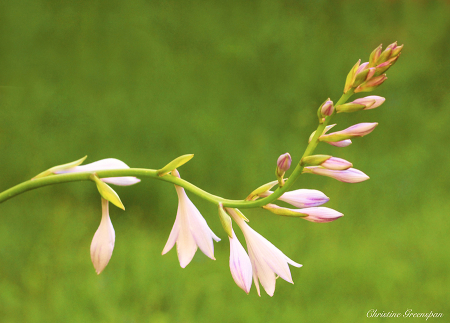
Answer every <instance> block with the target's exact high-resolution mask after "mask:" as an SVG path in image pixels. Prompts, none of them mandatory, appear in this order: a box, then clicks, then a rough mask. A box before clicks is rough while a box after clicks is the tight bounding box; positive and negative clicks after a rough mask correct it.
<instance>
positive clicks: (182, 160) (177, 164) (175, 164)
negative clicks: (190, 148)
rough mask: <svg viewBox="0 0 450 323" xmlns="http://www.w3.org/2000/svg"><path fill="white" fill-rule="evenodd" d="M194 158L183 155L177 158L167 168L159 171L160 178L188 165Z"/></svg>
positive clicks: (192, 155) (191, 155)
mask: <svg viewBox="0 0 450 323" xmlns="http://www.w3.org/2000/svg"><path fill="white" fill-rule="evenodd" d="M193 157H194V154H188V155H183V156H180V157H177V158H175V159H174V160H172V161H171V162H170V163H168V164H167V165H166V166H164V167H163V168H161V169H159V170H158V171H157V174H158V176H164V175H167V174H169V173H170V172H171V171H173V170H174V169H175V168H178V167H180V166H181V165H184V164H186V163H187V162H188V161H190V160H191V159H192V158H193Z"/></svg>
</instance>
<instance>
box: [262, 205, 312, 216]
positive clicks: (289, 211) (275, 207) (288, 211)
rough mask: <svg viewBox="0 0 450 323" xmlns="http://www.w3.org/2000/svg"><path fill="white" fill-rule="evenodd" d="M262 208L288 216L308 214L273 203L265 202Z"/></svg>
mask: <svg viewBox="0 0 450 323" xmlns="http://www.w3.org/2000/svg"><path fill="white" fill-rule="evenodd" d="M263 208H264V209H266V210H268V211H270V212H272V213H273V214H276V215H282V216H290V217H305V216H308V214H304V213H299V212H297V211H296V210H292V209H288V208H284V207H281V206H278V205H275V204H267V205H264V206H263Z"/></svg>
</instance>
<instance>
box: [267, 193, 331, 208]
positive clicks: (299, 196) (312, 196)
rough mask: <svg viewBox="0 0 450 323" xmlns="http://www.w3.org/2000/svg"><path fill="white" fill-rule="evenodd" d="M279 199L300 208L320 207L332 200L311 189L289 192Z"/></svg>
mask: <svg viewBox="0 0 450 323" xmlns="http://www.w3.org/2000/svg"><path fill="white" fill-rule="evenodd" d="M272 193H273V192H272V191H267V192H265V193H263V194H261V195H260V196H261V197H266V196H269V195H270V194H272ZM278 199H279V200H280V201H283V202H286V203H289V204H291V205H293V206H295V207H299V208H303V207H313V206H319V205H322V204H324V203H326V202H328V201H329V200H330V198H329V197H328V196H326V195H325V194H324V193H322V192H321V191H318V190H309V189H298V190H295V191H289V192H286V193H284V194H283V195H281V196H280V197H279V198H278Z"/></svg>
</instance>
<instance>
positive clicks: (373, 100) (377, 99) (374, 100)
mask: <svg viewBox="0 0 450 323" xmlns="http://www.w3.org/2000/svg"><path fill="white" fill-rule="evenodd" d="M385 100H386V99H385V98H383V97H381V96H378V95H370V96H366V97H364V98H359V99H356V100H354V101H352V102H351V103H353V104H362V105H364V106H365V108H364V109H363V110H370V109H375V108H378V107H379V106H380V105H382V104H383V103H384V101H385Z"/></svg>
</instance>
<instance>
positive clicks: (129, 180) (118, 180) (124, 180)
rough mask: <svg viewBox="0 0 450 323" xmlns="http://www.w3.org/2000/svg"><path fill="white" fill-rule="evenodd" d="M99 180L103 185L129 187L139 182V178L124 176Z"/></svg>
mask: <svg viewBox="0 0 450 323" xmlns="http://www.w3.org/2000/svg"><path fill="white" fill-rule="evenodd" d="M101 180H102V181H103V182H105V183H110V184H114V185H119V186H129V185H134V184H137V183H139V182H140V181H141V180H140V179H139V178H136V177H133V176H124V177H107V178H101Z"/></svg>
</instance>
